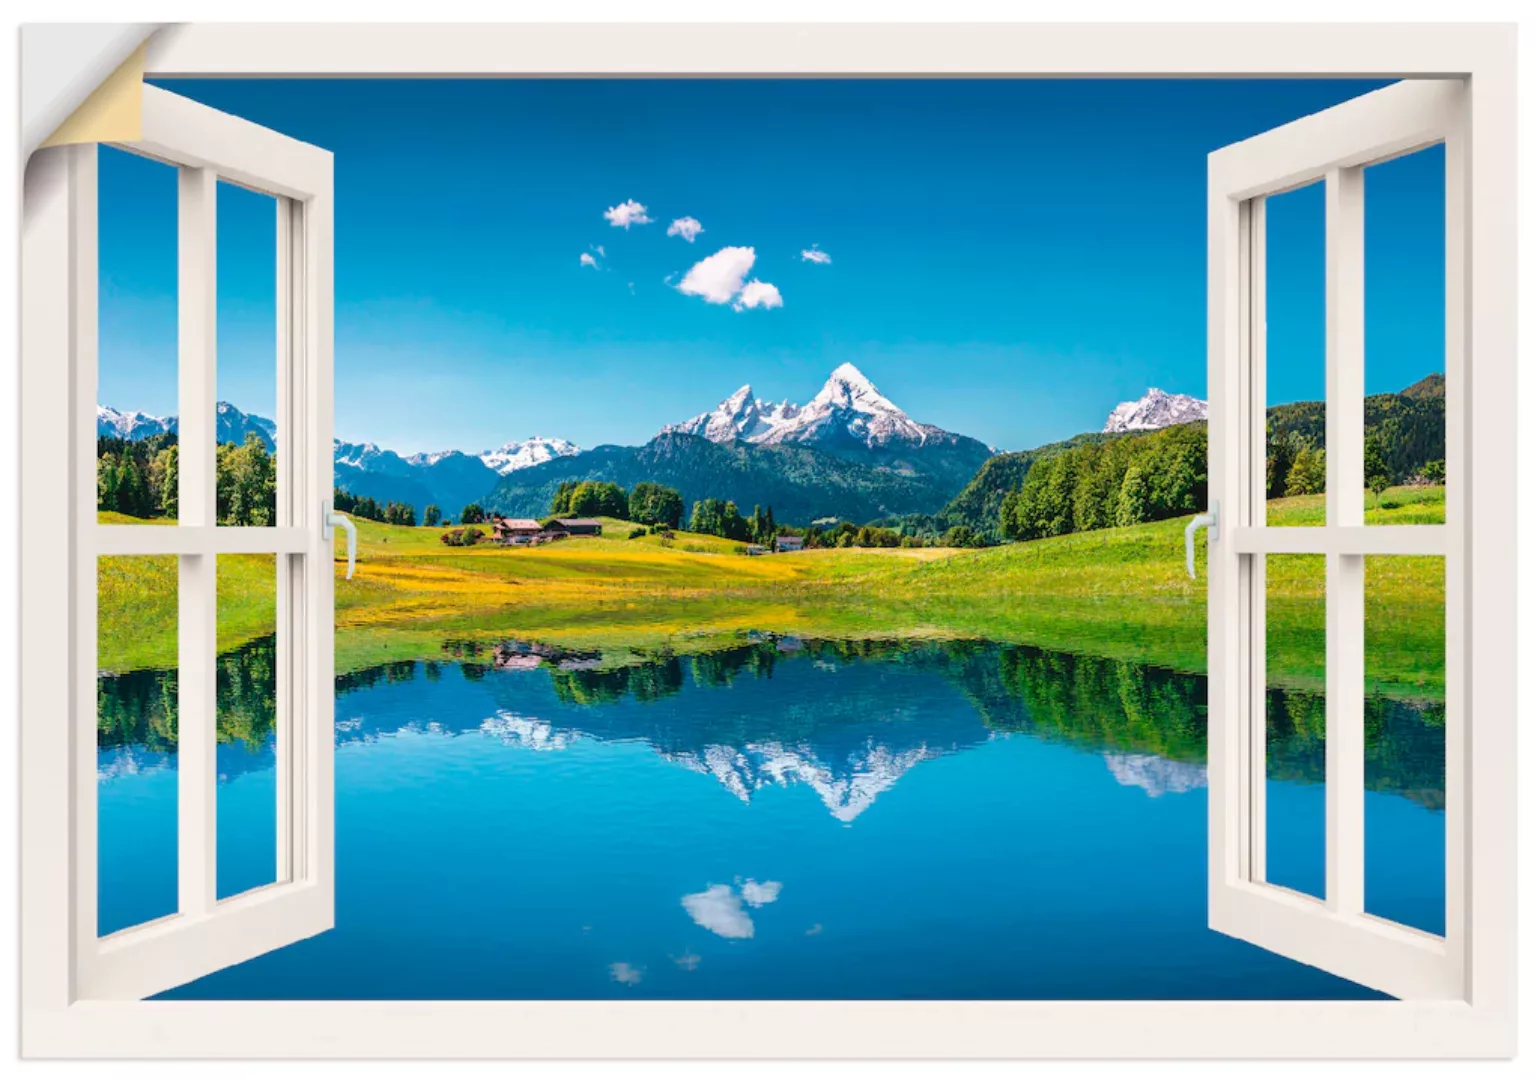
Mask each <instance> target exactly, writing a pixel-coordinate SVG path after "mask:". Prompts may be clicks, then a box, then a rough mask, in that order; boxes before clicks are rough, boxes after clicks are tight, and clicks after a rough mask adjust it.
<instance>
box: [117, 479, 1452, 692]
mask: <svg viewBox="0 0 1540 1080" xmlns="http://www.w3.org/2000/svg"><path fill="white" fill-rule="evenodd" d="M1323 513H1324V511H1323V500H1322V497H1321V496H1319V495H1316V496H1301V497H1297V498H1290V499H1280V500H1276V501H1274V502H1272V503H1270V504H1269V507H1268V520H1269V523H1270V524H1274V525H1287V526H1300V527H1309V526H1311V525H1318V524H1320V523H1321V522H1322V520H1323ZM1442 517H1443V489H1441V488H1392V489H1390V490H1389V491H1387V492H1385V493H1384V494H1383V495H1382V496H1381V497H1380V499H1379V500H1375V499H1374V498H1373V497H1372V496H1366V519H1367V521H1368V522H1369V523H1370V524H1426V523H1432V522H1436V521H1441V520H1442ZM104 520H106V518H104ZM112 520H118V521H125V520H128V519H124V518H121V517H120V516H116V515H114V516H113V517H112ZM357 524H358V530H359V552H358V572H357V574H356V576H355V578H354V579H353V580H352V581H346V580H344V579H343V572H344V564H343V562H342V560H341V546H340V543H339V547H338V554H339V558H338V561H337V562H336V564H335V566H334V571H335V573H336V577H337V581H336V589H337V670H338V672H339V673H345V672H348V671H353V670H358V669H362V668H366V667H370V666H373V665H375V664H379V663H383V662H386V661H391V660H402V659H415V658H431V657H442V656H443V655H444V652H445V649H446V646H447V647H449V648H451V649H452V648H455V647H461V646H463V645H465V644H469V643H476V644H491V643H495V642H497V641H501V640H506V639H510V638H519V639H523V640H533V641H540V642H543V643H545V644H548V645H553V646H559V647H565V648H572V649H583V650H595V651H599V652H602V653H603V654H604V656H605V659H606V661H607V662H610V663H614V664H617V665H618V664H625V663H628V662H633V661H634V660H635V659H637V658H640V657H644V656H648V655H656V654H657V653H659V652H663V651H676V652H700V651H704V650H707V649H710V648H712V647H714V646H716V645H718V644H722V645H725V644H729V643H732V642H736V641H741V640H743V638H744V637H745V635H747V634H749V633H750V632H755V631H757V632H762V633H785V634H799V635H803V636H808V637H820V638H840V639H893V638H926V639H941V640H945V639H988V640H992V641H997V642H1002V643H1009V644H1025V645H1036V646H1040V647H1043V648H1047V649H1054V650H1061V651H1065V652H1076V653H1083V654H1088V655H1096V656H1104V657H1110V658H1114V659H1120V660H1130V661H1137V662H1141V663H1148V664H1156V665H1159V666H1162V667H1168V668H1173V669H1176V670H1178V671H1188V672H1202V671H1204V670H1205V667H1206V661H1205V643H1206V642H1205V639H1206V610H1205V606H1206V600H1205V588H1206V586H1205V579H1204V574H1203V565H1202V562H1201V561H1200V564H1199V575H1198V580H1197V581H1191V580H1189V579H1188V577H1187V575H1186V569H1185V565H1184V554H1183V538H1182V531H1183V528H1184V526H1185V521H1184V520H1171V521H1163V522H1156V523H1151V524H1144V525H1137V526H1132V527H1128V528H1118V529H1103V530H1098V531H1095V532H1086V533H1077V534H1072V535H1069V536H1060V537H1053V538H1049V539H1043V540H1034V541H1028V542H1023V543H1016V544H1007V545H1004V546H1001V547H995V548H986V549H967V550H953V549H946V548H917V549H906V548H897V549H854V548H840V549H825V550H813V551H806V552H800V553H795V554H783V555H770V556H759V557H750V556H747V555H745V554H743V553H742V547H741V545H738V544H735V543H733V542H730V541H726V540H722V539H719V538H717V537H712V536H702V535H695V534H690V533H684V532H680V533H676V534H675V536H674V537H672V538H666V537H662V536H656V535H648V536H642V537H638V538H636V539H634V540H628V539H625V537H626V536H627V535H628V533H629V532H630V530H631V523H629V522H623V521H617V520H613V519H606V520H605V522H604V525H605V528H604V533H605V535H604V536H603V537H599V538H571V539H568V540H564V541H560V542H557V543H554V544H549V545H546V546H543V547H538V548H504V547H500V546H494V545H491V544H486V545H479V546H475V547H470V548H458V547H448V546H446V545H444V544H443V543H441V542H440V540H439V536H440V534H441V533H442V532H443V529H442V528H431V529H430V528H409V527H405V526H389V525H383V524H379V523H376V522H372V521H363V520H360V521H358V523H357ZM1200 560H1201V555H1200ZM274 565H275V564H274V559H273V557H272V556H223V557H221V559H220V562H219V567H218V603H219V621H218V639H219V648H220V650H221V651H224V650H227V649H231V648H235V647H237V646H239V645H241V644H243V643H245V642H249V641H252V640H255V639H257V638H260V637H263V636H266V635H268V634H271V633H272V632H273V627H274V625H275V597H276V589H275V569H274ZM176 574H177V571H176V561H175V559H173V558H169V557H137V558H104V559H102V560H101V566H100V572H99V591H98V601H99V605H98V606H99V615H98V628H99V667H100V668H101V669H102V670H104V671H126V670H132V669H136V668H155V667H171V666H174V664H175V662H176V632H175V625H176ZM1365 576H1366V597H1365V607H1366V618H1365V642H1366V649H1367V656H1366V668H1367V671H1366V675H1367V682H1368V686H1367V687H1366V689H1367V690H1369V691H1370V692H1373V693H1377V694H1383V695H1385V696H1388V697H1393V698H1402V699H1408V700H1433V699H1437V698H1440V697H1441V696H1442V693H1443V679H1444V672H1443V652H1444V650H1443V632H1444V629H1443V599H1444V581H1443V565H1442V560H1441V559H1436V558H1425V557H1416V558H1414V557H1388V556H1387V557H1376V558H1371V559H1370V560H1368V564H1367V568H1366V572H1365ZM1324 581H1325V568H1324V561H1323V560H1322V559H1321V558H1320V557H1319V556H1308V555H1299V556H1271V557H1270V558H1269V560H1268V567H1267V608H1268V610H1267V631H1268V678H1269V682H1270V683H1272V684H1274V685H1278V686H1285V687H1291V688H1298V689H1309V690H1318V689H1320V688H1321V686H1322V685H1323V678H1324V675H1323V658H1324V652H1325V604H1324Z"/></svg>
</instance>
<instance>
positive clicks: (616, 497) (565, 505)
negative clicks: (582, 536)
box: [550, 480, 684, 529]
mask: <svg viewBox="0 0 1540 1080" xmlns="http://www.w3.org/2000/svg"><path fill="white" fill-rule="evenodd" d="M550 514H551V516H552V517H601V516H602V517H613V518H621V519H622V520H626V521H637V522H640V523H641V524H643V525H662V526H664V527H666V528H670V529H677V528H678V527H679V523H680V521H681V520H682V519H683V518H684V499H683V498H682V497H681V496H680V494H679V492H678V491H676V490H674V489H673V488H671V487H665V486H664V485H662V484H654V483H651V482H650V481H643V482H642V483H640V484H637V485H636V486H635V487H633V488H632V489H631V491H630V494H627V493H626V489H625V488H623V487H621V486H620V485H619V484H614V483H610V482H609V481H606V480H563V481H562V482H561V483H560V484H558V485H557V487H556V493H555V494H554V495H552V496H551V509H550Z"/></svg>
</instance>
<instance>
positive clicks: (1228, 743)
mask: <svg viewBox="0 0 1540 1080" xmlns="http://www.w3.org/2000/svg"><path fill="white" fill-rule="evenodd" d="M1466 115H1467V91H1466V87H1465V85H1464V84H1463V83H1462V82H1459V81H1454V80H1427V81H1405V82H1400V83H1397V84H1394V85H1392V86H1388V87H1385V88H1383V89H1380V90H1376V91H1374V92H1373V93H1369V94H1365V95H1364V96H1362V97H1359V98H1355V99H1353V100H1351V101H1348V102H1345V103H1343V104H1341V105H1338V106H1336V107H1334V108H1331V109H1327V110H1326V111H1324V112H1321V113H1318V114H1315V115H1313V116H1308V117H1305V118H1303V119H1301V120H1297V121H1295V122H1293V123H1290V124H1286V125H1284V126H1283V127H1280V128H1276V129H1274V130H1272V131H1268V132H1265V133H1263V134H1261V135H1258V136H1256V137H1255V138H1251V139H1247V140H1246V141H1244V142H1240V143H1236V144H1234V145H1231V146H1227V147H1225V148H1223V149H1221V150H1218V151H1216V152H1215V153H1213V154H1212V155H1210V157H1209V181H1208V183H1209V194H1208V201H1209V270H1208V273H1209V342H1208V354H1209V393H1210V402H1211V404H1210V410H1211V411H1210V418H1209V484H1210V491H1211V493H1212V495H1213V498H1214V500H1215V501H1216V502H1217V503H1218V506H1219V509H1220V511H1221V514H1220V525H1219V527H1218V528H1217V529H1216V530H1214V535H1213V536H1212V537H1211V541H1212V543H1213V547H1212V548H1211V554H1210V561H1209V647H1208V656H1209V736H1208V738H1209V743H1208V764H1209V779H1210V794H1209V870H1208V878H1209V923H1210V925H1211V926H1212V927H1213V928H1214V929H1215V930H1219V931H1221V932H1223V933H1226V934H1229V935H1232V936H1234V937H1237V938H1241V939H1243V940H1245V941H1248V942H1251V943H1252V944H1255V945H1259V946H1261V947H1262V948H1265V949H1268V950H1271V951H1273V952H1276V953H1279V954H1281V955H1283V956H1287V957H1290V958H1291V959H1294V960H1298V961H1301V962H1304V963H1307V964H1311V965H1313V966H1315V967H1318V968H1321V969H1324V970H1326V971H1329V972H1332V973H1333V974H1336V975H1339V976H1342V977H1343V978H1346V979H1350V980H1352V981H1354V982H1357V983H1360V984H1362V985H1364V986H1368V987H1372V988H1374V989H1376V990H1379V991H1382V992H1384V993H1387V994H1391V995H1393V996H1395V997H1399V998H1403V999H1424V1000H1428V999H1445V1000H1454V999H1459V998H1461V997H1462V996H1463V995H1464V993H1465V985H1466V975H1467V968H1468V961H1467V956H1468V941H1469V931H1468V928H1467V925H1466V912H1467V910H1468V907H1467V901H1468V897H1467V895H1466V887H1467V881H1468V877H1469V875H1468V873H1467V862H1466V860H1467V858H1468V854H1469V848H1468V842H1467V829H1468V827H1469V821H1470V818H1469V810H1470V805H1469V797H1468V791H1467V788H1466V784H1465V780H1464V762H1465V761H1466V748H1467V740H1468V738H1469V734H1470V721H1471V718H1470V716H1469V715H1468V714H1467V708H1466V687H1465V684H1464V675H1465V673H1464V664H1463V662H1462V659H1461V657H1462V656H1463V653H1464V650H1465V648H1466V643H1467V641H1468V635H1467V630H1466V624H1465V620H1464V610H1465V607H1464V605H1465V598H1466V595H1467V578H1466V575H1467V572H1468V566H1467V557H1466V543H1467V541H1466V537H1465V533H1464V528H1465V522H1466V521H1467V500H1468V497H1469V491H1470V483H1469V477H1468V476H1467V475H1466V469H1467V465H1466V455H1465V450H1464V431H1463V427H1462V423H1463V421H1462V417H1463V416H1464V409H1465V394H1466V378H1467V375H1468V371H1469V357H1468V355H1467V350H1468V345H1467V343H1466V335H1465V318H1466V305H1467V298H1466V290H1467V274H1466V265H1465V264H1466V258H1467V255H1466V247H1465V240H1464V237H1465V228H1466V225H1465V223H1466V220H1467V213H1468V206H1467V195H1466V191H1467V187H1466V180H1465V174H1466V173H1465V171H1466V158H1467V146H1466V120H1465V117H1466ZM1437 143H1443V144H1444V145H1445V161H1446V170H1447V172H1446V181H1445V198H1446V207H1445V235H1446V268H1445V275H1446V327H1447V329H1446V343H1445V370H1446V373H1447V374H1446V379H1447V381H1446V416H1447V421H1446V423H1447V429H1446V446H1447V476H1448V488H1447V503H1446V507H1447V508H1446V523H1445V524H1441V525H1410V526H1399V525H1394V526H1376V527H1373V528H1365V527H1364V508H1363V491H1364V488H1365V484H1364V457H1363V453H1362V448H1363V446H1364V409H1363V399H1364V318H1363V311H1364V224H1363V222H1364V218H1363V213H1364V199H1363V184H1364V169H1365V167H1366V166H1369V165H1372V164H1374V163H1377V162H1382V161H1385V160H1388V159H1391V158H1394V157H1397V156H1400V155H1402V154H1406V153H1410V152H1412V151H1414V150H1417V149H1420V148H1423V147H1427V146H1431V145H1434V144H1437ZM1316 180H1324V182H1325V184H1324V186H1325V195H1326V268H1325V269H1326V288H1327V295H1326V327H1327V330H1326V336H1327V341H1326V416H1327V420H1326V426H1327V432H1326V445H1327V448H1328V454H1327V482H1326V492H1327V495H1326V500H1327V522H1326V525H1325V526H1324V527H1319V528H1298V527H1293V528H1287V527H1269V526H1268V524H1267V503H1266V497H1267V486H1266V479H1265V475H1264V474H1265V466H1266V454H1267V448H1266V447H1267V443H1266V425H1267V412H1266V404H1267V403H1266V395H1265V387H1266V377H1265V372H1266V362H1267V360H1266V356H1265V341H1266V336H1265V328H1266V311H1265V306H1266V293H1265V288H1264V266H1265V252H1264V246H1265V235H1266V234H1265V229H1264V227H1263V223H1264V220H1265V219H1264V214H1265V206H1266V204H1265V200H1266V198H1267V196H1269V195H1276V194H1280V193H1282V192H1285V191H1288V190H1290V189H1292V188H1296V187H1299V186H1302V185H1304V184H1307V183H1310V182H1313V181H1316ZM1280 553H1303V554H1319V555H1321V556H1323V557H1324V559H1325V562H1326V564H1327V565H1326V623H1327V625H1326V755H1327V756H1326V776H1325V784H1326V837H1325V851H1326V886H1325V890H1324V891H1325V896H1324V898H1322V899H1318V898H1315V897H1312V896H1307V895H1304V894H1302V893H1299V892H1295V891H1292V890H1289V889H1286V888H1282V887H1280V886H1278V885H1273V884H1268V883H1267V876H1266V858H1267V851H1266V837H1267V829H1266V815H1267V800H1266V792H1267V787H1266V783H1267V778H1266V759H1267V752H1266V739H1267V722H1266V715H1265V690H1266V686H1265V678H1266V676H1265V672H1266V665H1265V663H1264V655H1265V648H1266V644H1265V634H1264V619H1265V603H1266V592H1265V565H1266V558H1267V556H1268V555H1269V554H1280ZM1376 555H1436V556H1441V557H1442V558H1443V559H1444V562H1445V574H1446V590H1445V595H1446V604H1447V613H1446V627H1445V631H1446V645H1445V648H1446V652H1447V659H1446V668H1445V670H1446V676H1445V686H1446V695H1447V713H1446V724H1445V738H1446V751H1445V753H1446V792H1445V806H1446V819H1445V822H1446V829H1447V844H1446V852H1447V860H1446V865H1445V897H1446V900H1445V906H1446V907H1445V909H1446V927H1447V931H1446V934H1445V935H1444V936H1437V935H1433V934H1429V933H1424V932H1422V931H1420V930H1416V929H1413V928H1411V927H1407V926H1403V925H1400V924H1397V923H1394V922H1391V921H1388V920H1386V919H1382V918H1378V917H1376V916H1374V915H1370V914H1366V913H1365V910H1364V742H1365V737H1364V576H1363V567H1364V559H1365V557H1366V556H1376Z"/></svg>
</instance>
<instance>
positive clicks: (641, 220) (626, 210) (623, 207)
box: [604, 199, 652, 229]
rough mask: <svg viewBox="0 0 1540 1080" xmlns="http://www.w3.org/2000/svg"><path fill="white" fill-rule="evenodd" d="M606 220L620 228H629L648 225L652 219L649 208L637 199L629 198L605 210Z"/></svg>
mask: <svg viewBox="0 0 1540 1080" xmlns="http://www.w3.org/2000/svg"><path fill="white" fill-rule="evenodd" d="M604 220H605V221H608V222H609V223H610V224H611V225H614V226H615V227H616V228H618V229H629V228H630V227H631V226H633V225H646V224H649V223H650V222H651V221H652V218H650V217H648V216H647V208H646V207H645V206H643V205H642V204H641V203H639V202H637V201H636V200H635V199H627V200H626V201H625V202H623V203H621V204H620V205H619V206H612V207H610V208H609V209H608V210H606V211H605V212H604Z"/></svg>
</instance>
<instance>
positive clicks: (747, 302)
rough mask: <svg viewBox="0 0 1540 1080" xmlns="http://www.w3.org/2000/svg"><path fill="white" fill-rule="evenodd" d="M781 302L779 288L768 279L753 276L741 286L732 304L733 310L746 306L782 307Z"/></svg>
mask: <svg viewBox="0 0 1540 1080" xmlns="http://www.w3.org/2000/svg"><path fill="white" fill-rule="evenodd" d="M784 306H785V305H784V304H782V303H781V290H780V289H777V288H776V287H775V286H774V285H772V284H770V283H769V282H768V281H760V280H759V279H758V278H755V279H754V280H753V281H751V282H749V283H748V284H747V285H745V286H744V287H743V291H742V292H740V293H739V294H738V300H737V302H736V303H734V304H733V310H734V311H743V310H745V309H747V308H756V307H762V308H777V307H784Z"/></svg>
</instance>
